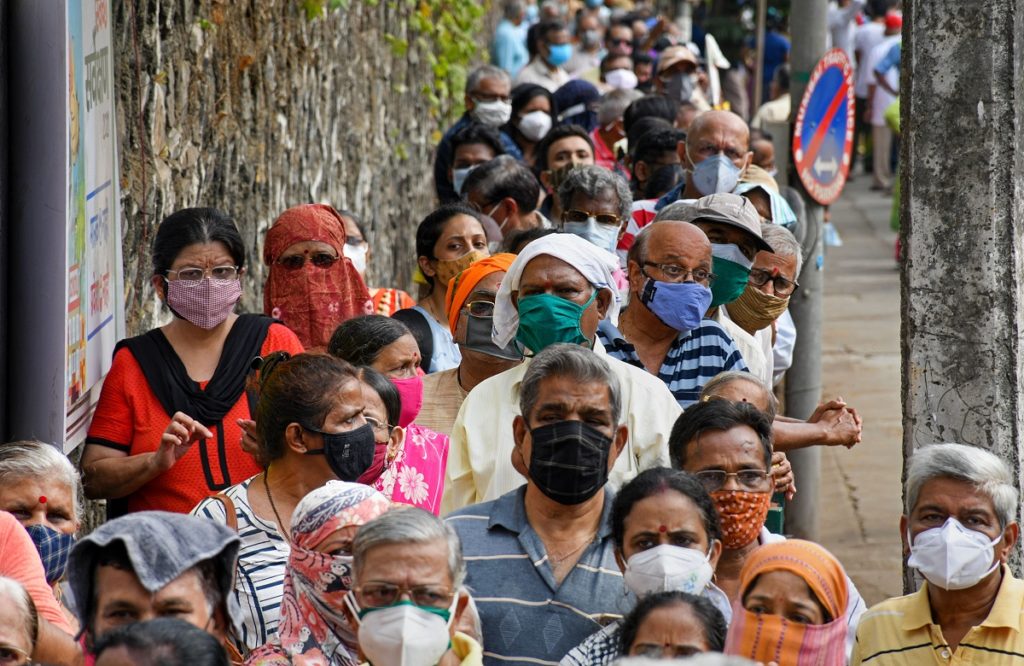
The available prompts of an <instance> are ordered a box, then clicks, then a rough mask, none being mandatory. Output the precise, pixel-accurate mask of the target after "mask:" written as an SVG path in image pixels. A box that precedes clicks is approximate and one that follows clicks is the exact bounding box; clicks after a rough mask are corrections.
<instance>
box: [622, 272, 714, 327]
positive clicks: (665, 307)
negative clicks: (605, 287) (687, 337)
mask: <svg viewBox="0 0 1024 666" xmlns="http://www.w3.org/2000/svg"><path fill="white" fill-rule="evenodd" d="M645 276H646V274H645ZM639 296H640V302H641V303H643V304H644V305H646V306H647V309H648V310H650V311H651V312H653V313H654V314H655V315H656V316H657V317H658V319H660V320H661V321H662V323H663V324H665V325H666V326H668V327H669V328H674V329H675V330H677V331H683V332H685V331H692V330H693V329H695V328H697V327H698V326H700V322H701V320H702V319H703V318H704V314H705V313H706V312H707V311H708V306H710V305H711V290H710V289H708V288H707V287H705V286H704V285H702V284H698V283H696V282H660V281H658V280H655V279H654V278H652V277H647V282H646V283H644V288H643V290H642V291H641V292H640V294H639Z"/></svg>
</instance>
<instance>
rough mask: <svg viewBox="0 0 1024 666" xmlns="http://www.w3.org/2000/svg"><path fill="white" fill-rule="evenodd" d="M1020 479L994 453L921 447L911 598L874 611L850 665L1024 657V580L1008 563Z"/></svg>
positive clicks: (911, 475) (911, 520)
mask: <svg viewBox="0 0 1024 666" xmlns="http://www.w3.org/2000/svg"><path fill="white" fill-rule="evenodd" d="M1018 497H1019V495H1018V491H1017V488H1016V483H1015V479H1014V475H1013V473H1012V472H1011V471H1010V468H1009V467H1008V466H1007V464H1006V463H1005V462H1003V461H1002V460H1000V459H999V458H998V457H996V456H995V455H993V454H992V453H989V452H988V451H986V450H984V449H981V448H978V447H976V446H967V445H964V444H933V445H931V446H924V447H921V448H919V449H917V450H916V451H914V454H913V456H911V458H910V465H909V468H908V470H907V480H906V491H905V499H906V513H905V514H904V515H903V516H902V517H900V534H901V535H902V537H903V555H904V557H906V556H908V555H909V559H907V566H908V567H910V568H912V569H914V570H915V571H916V572H917V574H918V575H919V576H921V577H922V578H924V582H922V583H921V587H920V588H919V589H918V590H917V591H916V592H914V593H913V594H910V595H907V596H904V597H895V598H892V599H887V600H885V601H883V602H881V603H879V604H877V605H875V606H873V607H872V608H871V610H869V611H868V612H867V613H865V614H864V617H863V618H861V621H860V625H859V626H858V627H857V643H856V646H855V648H854V650H853V657H852V659H851V660H850V663H851V664H852V665H853V666H860V664H878V665H879V666H894V665H895V664H909V663H914V664H919V663H920V664H924V663H928V664H931V663H942V664H949V663H952V664H959V663H985V664H989V663H991V664H996V663H1000V664H1003V663H1006V664H1009V663H1013V662H1014V661H1019V659H1020V657H1019V656H1018V655H1021V654H1024V632H1022V631H1021V628H1020V612H1021V608H1022V606H1024V582H1022V581H1021V580H1020V579H1019V578H1017V577H1016V576H1014V575H1013V572H1012V571H1011V569H1010V567H1008V566H1007V562H1008V560H1009V558H1010V554H1011V553H1013V552H1014V549H1015V548H1016V546H1017V539H1018V537H1019V536H1020V526H1019V525H1018V523H1017V518H1016V517H1017V511H1018V510H1019V508H1020V504H1019V501H1018Z"/></svg>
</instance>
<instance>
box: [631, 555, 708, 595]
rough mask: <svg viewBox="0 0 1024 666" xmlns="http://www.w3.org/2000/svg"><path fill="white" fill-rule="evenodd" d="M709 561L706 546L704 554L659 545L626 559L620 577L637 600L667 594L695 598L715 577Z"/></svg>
mask: <svg viewBox="0 0 1024 666" xmlns="http://www.w3.org/2000/svg"><path fill="white" fill-rule="evenodd" d="M710 558H711V548H710V547H708V552H707V553H702V552H700V551H699V550H695V549H693V548H682V547H681V546H672V545H670V544H662V545H660V546H655V547H654V548H650V549H648V550H643V551H640V552H639V553H636V554H635V555H633V557H631V558H629V560H628V561H627V562H626V571H625V573H623V574H622V577H623V579H624V580H625V582H626V587H627V588H629V591H630V592H632V593H633V594H635V595H636V596H637V597H644V596H647V595H648V594H654V593H655V592H669V591H678V592H689V593H690V594H697V595H699V594H700V593H701V592H703V591H704V588H706V587H707V586H708V583H710V582H711V578H712V577H713V576H714V574H715V571H714V569H712V568H711V559H710Z"/></svg>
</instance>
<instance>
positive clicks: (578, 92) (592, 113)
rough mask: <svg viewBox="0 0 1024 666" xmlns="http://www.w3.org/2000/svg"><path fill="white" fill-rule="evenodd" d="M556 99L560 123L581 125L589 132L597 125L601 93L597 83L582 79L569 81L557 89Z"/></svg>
mask: <svg viewBox="0 0 1024 666" xmlns="http://www.w3.org/2000/svg"><path fill="white" fill-rule="evenodd" d="M554 99H555V105H556V106H557V107H558V117H557V118H556V120H557V122H558V124H560V125H579V126H580V127H582V128H583V129H584V130H586V131H587V132H592V131H593V130H594V128H595V127H597V106H598V104H600V102H601V93H600V91H598V89H597V86H596V85H595V84H593V83H591V82H590V81H583V80H580V79H576V80H573V81H569V82H568V83H566V84H565V85H564V86H562V87H561V88H559V89H558V90H556V91H555V94H554Z"/></svg>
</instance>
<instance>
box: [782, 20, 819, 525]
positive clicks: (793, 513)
mask: <svg viewBox="0 0 1024 666" xmlns="http://www.w3.org/2000/svg"><path fill="white" fill-rule="evenodd" d="M791 7H792V11H791V12H790V16H789V27H790V34H792V35H793V46H792V51H791V53H790V58H789V59H790V64H791V67H792V70H793V75H792V82H791V84H790V94H791V99H792V100H793V110H792V112H791V114H790V126H791V127H792V123H793V122H794V121H795V119H796V113H797V108H798V107H799V105H800V100H801V99H802V98H803V95H804V90H805V89H806V87H807V82H808V80H809V79H810V76H811V71H812V70H813V69H814V66H815V65H816V64H817V63H818V60H820V59H821V56H823V55H824V54H825V34H826V32H825V31H826V28H827V16H826V14H827V9H828V7H827V4H826V0H793V4H792V5H791ZM790 164H791V165H792V161H790ZM791 169H792V167H791ZM791 174H792V175H793V177H791V178H790V179H789V180H790V183H791V184H792V185H793V186H794V187H797V188H798V189H800V191H801V196H802V197H803V200H804V205H805V208H806V210H807V215H806V217H805V219H804V222H805V224H806V225H807V229H806V233H805V237H804V238H805V240H804V248H805V252H806V250H808V249H809V250H810V253H809V254H806V253H805V255H804V268H803V271H802V272H801V273H800V280H799V282H800V289H799V290H797V292H796V294H794V295H793V298H792V299H791V301H790V304H789V311H790V313H791V314H792V315H793V321H794V322H795V323H796V330H797V336H796V348H795V349H794V350H793V366H792V367H791V368H790V369H789V370H788V371H787V372H786V414H787V415H789V416H793V417H796V418H800V419H806V418H807V417H809V416H810V415H811V414H812V413H813V412H814V409H815V408H816V407H817V406H818V403H819V402H820V401H821V313H822V291H823V289H824V283H825V279H824V273H823V269H824V244H823V243H822V235H823V234H822V224H823V209H822V207H821V205H820V204H818V203H817V202H816V201H814V199H812V198H811V197H810V196H809V195H808V194H807V193H806V192H804V191H803V188H802V187H801V186H800V185H799V179H798V178H796V177H795V172H794V171H791ZM787 455H788V456H789V459H790V461H791V462H792V464H793V473H794V475H795V476H796V479H797V486H798V487H799V488H800V492H799V493H797V496H796V497H795V498H794V499H793V501H791V502H787V504H786V523H785V529H786V532H787V533H788V534H793V535H794V536H798V537H801V538H804V539H811V540H817V536H818V486H819V481H820V477H821V452H820V451H819V450H818V447H811V448H807V449H802V450H800V451H793V452H792V453H789V454H787Z"/></svg>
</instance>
